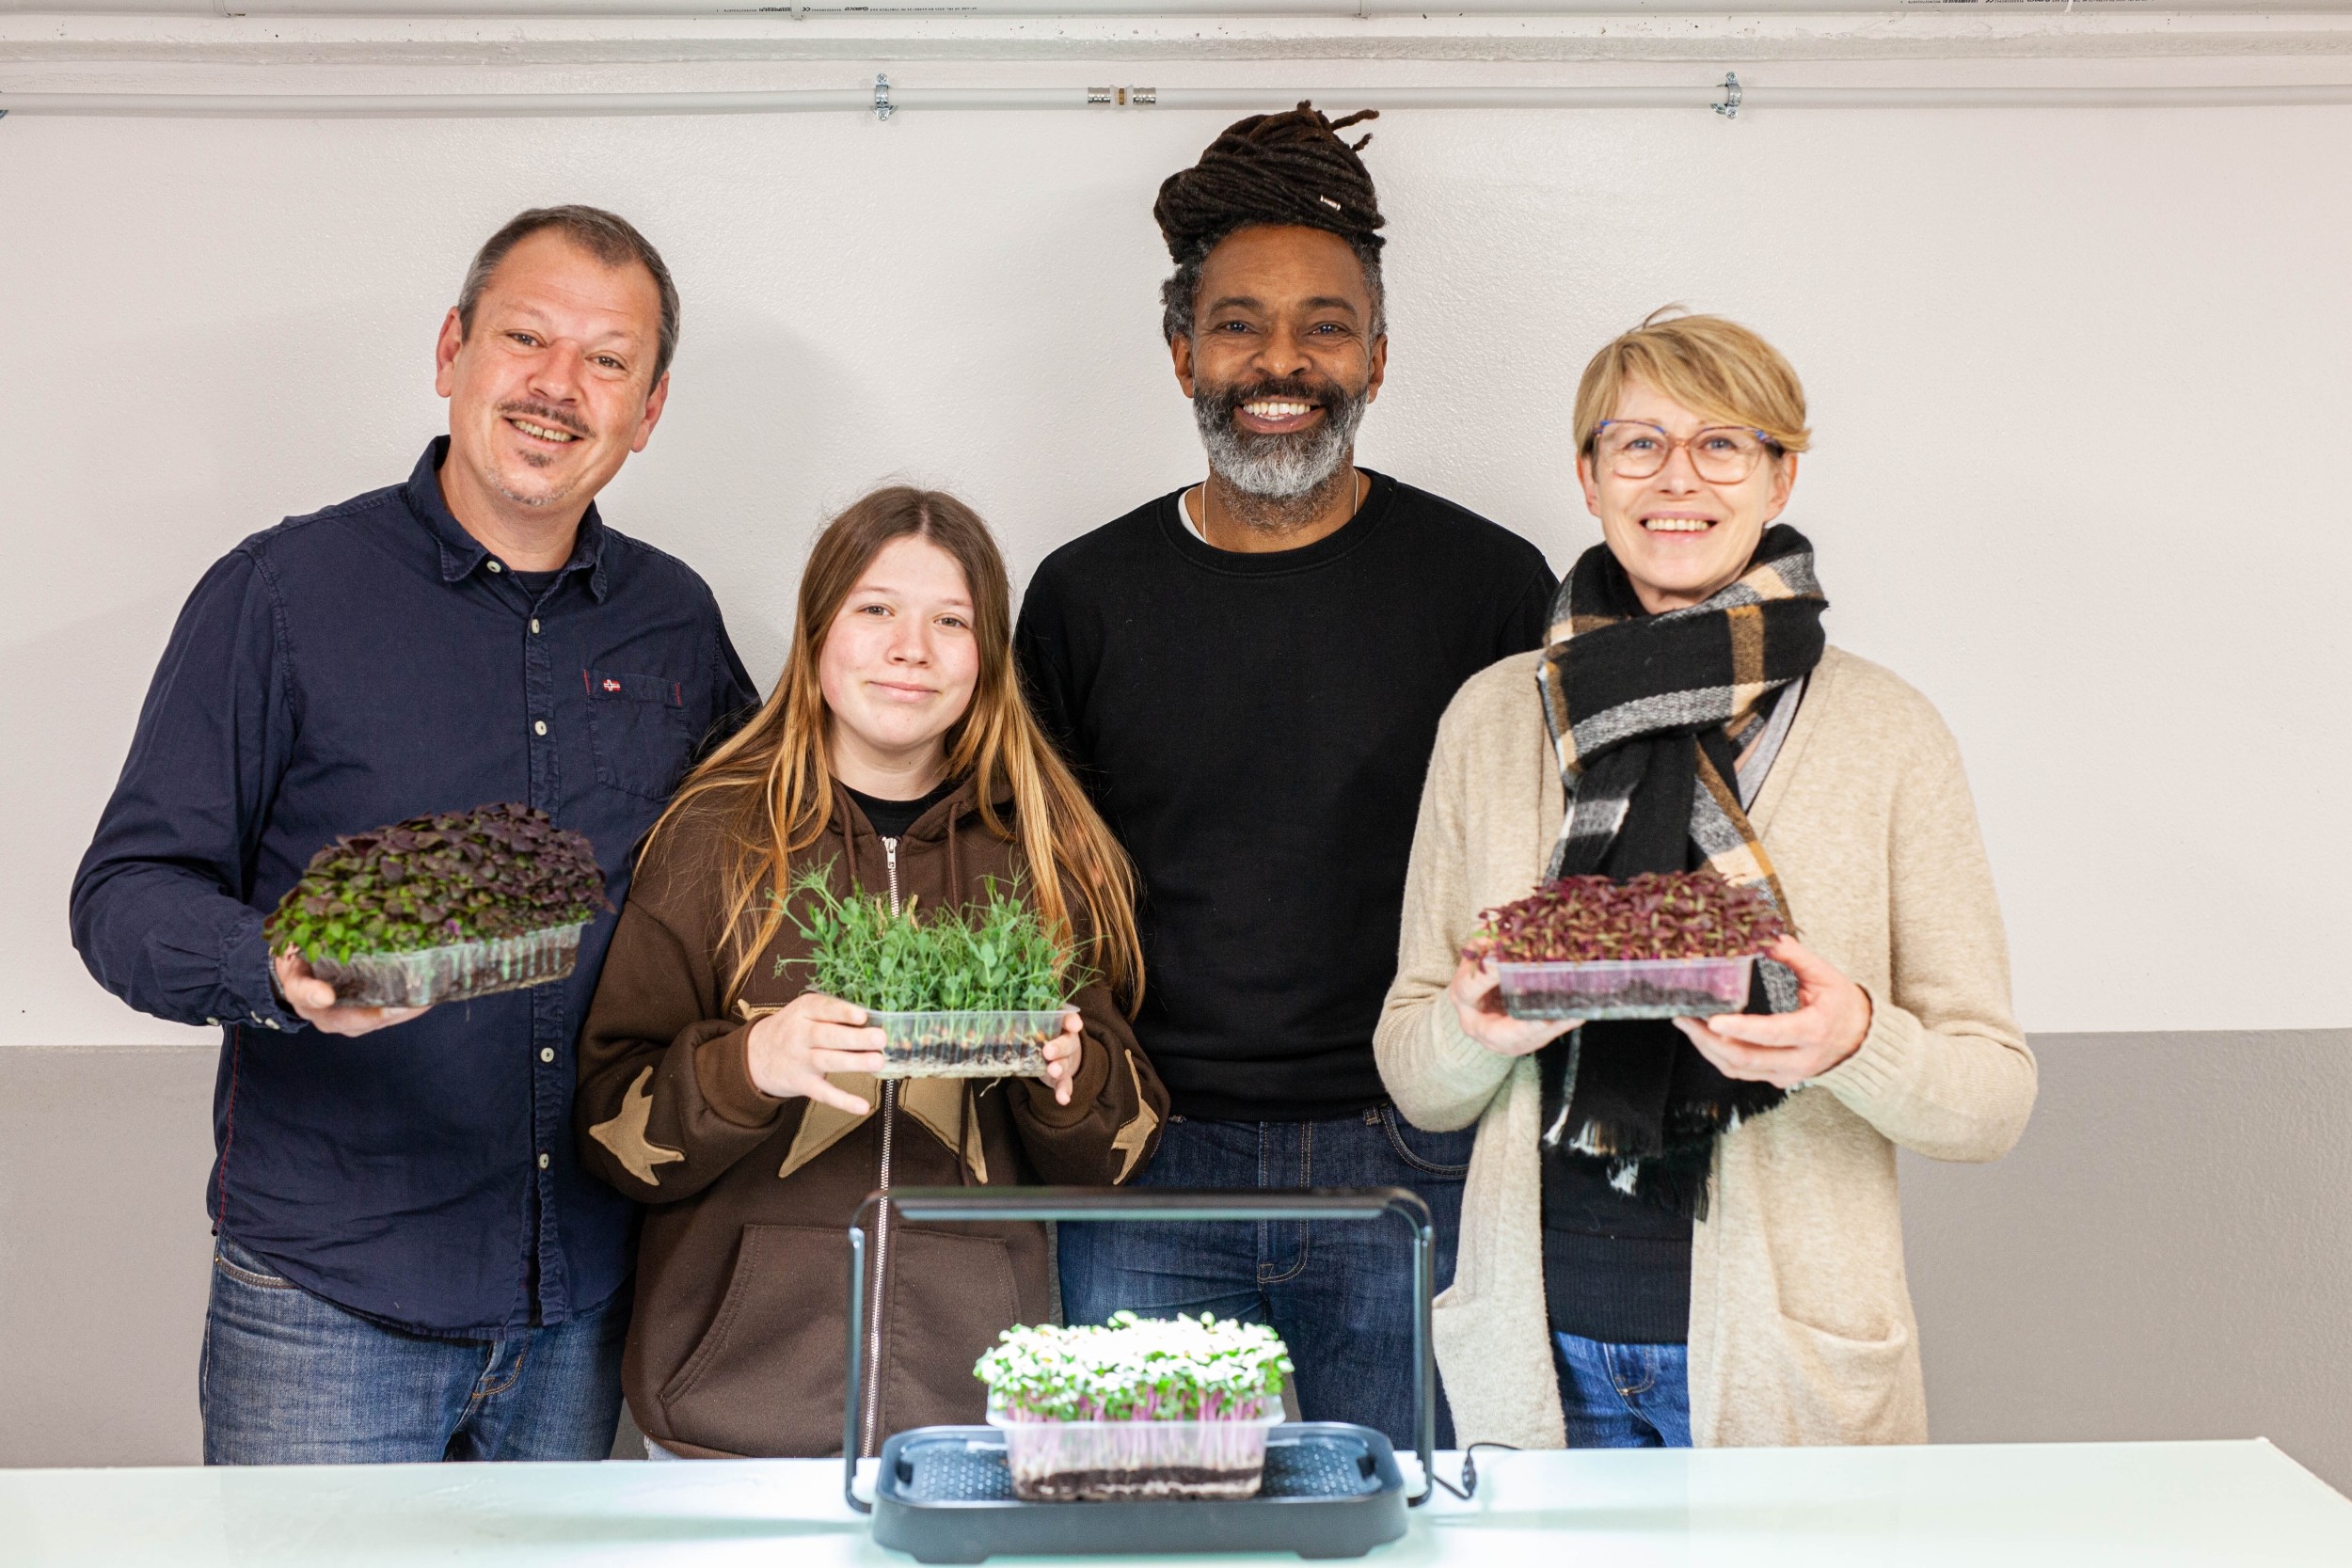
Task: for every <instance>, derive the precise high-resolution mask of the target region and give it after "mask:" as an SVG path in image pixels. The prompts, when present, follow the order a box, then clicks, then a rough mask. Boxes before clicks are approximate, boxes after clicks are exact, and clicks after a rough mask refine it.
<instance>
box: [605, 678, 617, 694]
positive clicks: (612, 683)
mask: <svg viewBox="0 0 2352 1568" xmlns="http://www.w3.org/2000/svg"><path fill="white" fill-rule="evenodd" d="M604 689H606V690H607V691H618V690H619V689H621V683H620V682H619V681H616V680H614V679H613V678H612V676H610V675H607V676H605V677H604Z"/></svg>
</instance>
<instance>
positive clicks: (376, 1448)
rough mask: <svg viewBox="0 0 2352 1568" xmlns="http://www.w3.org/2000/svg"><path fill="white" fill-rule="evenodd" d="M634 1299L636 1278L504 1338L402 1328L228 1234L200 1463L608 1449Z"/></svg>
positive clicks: (222, 1242)
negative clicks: (577, 1310) (283, 1273)
mask: <svg viewBox="0 0 2352 1568" xmlns="http://www.w3.org/2000/svg"><path fill="white" fill-rule="evenodd" d="M628 1308H629V1299H628V1290H627V1289H626V1288H625V1289H623V1290H622V1291H620V1292H619V1293H618V1294H617V1295H615V1296H614V1297H613V1298H612V1301H610V1302H608V1303H606V1304H605V1305H604V1306H602V1307H598V1308H596V1311H594V1312H591V1313H589V1314H588V1315H587V1316H585V1317H580V1318H574V1319H573V1320H572V1321H570V1322H569V1323H561V1324H558V1325H556V1326H555V1327H552V1328H533V1329H526V1330H524V1331H523V1332H522V1333H520V1334H516V1335H514V1336H512V1337H510V1338H501V1339H440V1338H431V1337H428V1336H425V1335H421V1334H406V1333H403V1332H402V1331H401V1330H399V1329H396V1328H387V1327H385V1326H384V1325H382V1324H380V1323H373V1322H371V1321H370V1320H368V1319H366V1318H362V1317H359V1316H357V1315H356V1314H354V1313H350V1312H346V1311H344V1310H343V1309H342V1307H337V1306H336V1305H334V1304H333V1303H332V1302H328V1301H322V1300H321V1299H320V1298H318V1297H317V1296H314V1295H312V1294H310V1292H309V1291H305V1290H303V1289H302V1288H301V1287H300V1286H298V1285H295V1284H294V1283H293V1282H292V1281H290V1280H287V1279H283V1278H280V1277H279V1276H278V1275H276V1274H274V1273H272V1272H271V1271H270V1267H269V1265H268V1264H267V1263H265V1262H263V1261H262V1259H259V1258H257V1257H255V1256H254V1255H253V1254H252V1253H250V1252H247V1251H246V1249H245V1248H243V1247H241V1246H239V1245H238V1244H237V1243H235V1242H233V1241H231V1240H230V1239H229V1238H228V1237H227V1236H221V1237H219V1238H217V1239H216V1240H215V1243H214V1247H213V1297H212V1304H211V1307H209V1309H208V1310H207V1311H206V1313H205V1317H204V1358H203V1363H202V1368H201V1370H200V1372H199V1378H198V1383H197V1388H198V1399H199V1402H201V1404H202V1406H203V1411H204V1463H205V1464H207V1465H356V1464H398V1463H416V1462H420V1461H432V1460H442V1459H603V1458H606V1457H608V1456H609V1455H611V1453H612V1432H613V1427H614V1425H615V1423H616V1422H617V1421H618V1420H619V1418H620V1413H621V1342H622V1340H623V1339H625V1338H627V1337H628Z"/></svg>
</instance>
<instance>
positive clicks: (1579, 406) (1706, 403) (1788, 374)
mask: <svg viewBox="0 0 2352 1568" xmlns="http://www.w3.org/2000/svg"><path fill="white" fill-rule="evenodd" d="M1681 309H1682V307H1681V306H1679V305H1667V306H1661V308H1659V309H1656V310H1653V311H1651V312H1650V313H1649V316H1648V318H1647V319H1646V320H1645V321H1644V322H1643V323H1642V325H1639V326H1637V327H1635V328H1634V329H1633V330H1632V331H1630V332H1627V333H1624V334H1621V335H1620V336H1618V337H1616V338H1613V339H1612V340H1611V341H1609V343H1608V345H1607V346H1606V347H1604V348H1603V349H1602V350H1601V351H1600V352H1599V353H1598V354H1596V355H1594V356H1593V362H1592V363H1591V364H1589V365H1587V366H1585V367H1584V379H1583V380H1581V381H1580V382H1578V383H1577V388H1576V450H1577V454H1578V455H1579V456H1583V457H1589V456H1591V455H1592V451H1593V438H1594V436H1596V435H1597V433H1598V431H1599V429H1600V425H1601V421H1602V420H1606V419H1608V418H1609V417H1610V416H1611V415H1612V414H1613V412H1614V411H1615V410H1616V406H1617V397H1618V394H1619V393H1620V392H1622V391H1623V390H1624V389H1625V386H1626V383H1628V382H1629V381H1639V382H1642V383H1644V384H1645V385H1647V386H1649V387H1652V388H1656V389H1657V390H1659V391H1661V392H1663V393H1665V394H1666V396H1668V397H1670V398H1672V399H1674V400H1675V402H1677V403H1678V404H1682V405H1683V406H1684V407H1686V408H1688V409H1690V410H1691V411H1692V413H1694V414H1697V415H1699V416H1700V417H1702V418H1704V419H1715V420H1725V421H1727V422H1729V423H1732V424H1740V425H1746V426H1748V427H1750V428H1751V429H1755V430H1760V431H1762V432H1763V433H1764V434H1765V435H1766V436H1771V437H1772V444H1773V445H1774V446H1777V447H1778V448H1780V450H1781V451H1804V450H1805V448H1806V447H1807V446H1808V445H1810V444H1811V442H1812V438H1813V433H1812V432H1811V431H1810V430H1807V429H1806V428H1805V423H1804V383H1803V382H1801V381H1799V380H1798V379H1797V372H1796V371H1795V370H1794V368H1792V367H1791V366H1790V365H1789V363H1788V360H1786V359H1784V358H1782V357H1781V353H1780V350H1778V349H1776V348H1774V347H1773V346H1772V344H1770V343H1768V342H1766V341H1764V340H1763V339H1761V338H1759V337H1757V336H1756V334H1755V333H1753V332H1751V331H1749V330H1748V329H1747V328H1746V327H1744V326H1741V325H1740V324H1739V323H1738V322H1736V321H1731V320H1728V319H1726V318H1724V317H1723V316H1692V315H1676V314H1669V312H1672V311H1679V310H1681Z"/></svg>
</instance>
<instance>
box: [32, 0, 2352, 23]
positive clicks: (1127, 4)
mask: <svg viewBox="0 0 2352 1568" xmlns="http://www.w3.org/2000/svg"><path fill="white" fill-rule="evenodd" d="M2159 8H2161V9H2162V10H2164V11H2168V12H2219V13H2270V12H2285V11H2326V10H2334V9H2340V8H2341V0H2161V4H2160V7H2159ZM1976 9H1978V10H1984V9H1986V8H1985V7H1984V6H1982V5H1979V6H1978V7H1977V8H1976ZM1997 9H1999V10H2000V11H2003V12H2007V13H2019V14H2022V13H2030V12H2035V11H2042V12H2050V11H2065V12H2070V13H2072V12H2074V0H2012V3H2010V4H2004V5H2001V6H1999V7H1998V8H1997ZM2130 9H2132V8H2131V7H2129V6H2126V5H2122V4H2114V3H2095V0H2086V3H2085V4H2084V5H2083V6H2082V8H2081V11H2080V12H2079V13H2075V14H2090V15H2097V14H2110V13H2112V14H2121V13H2122V12H2125V11H2128V10H2130ZM1726 10H1730V11H1736V12H1740V13H1756V12H1773V11H1788V12H1817V13H1818V12H1827V11H1844V12H1854V11H1861V12H1874V11H1875V12H1886V13H1890V14H1891V13H1908V14H1915V13H1916V12H1918V11H1919V10H1920V7H1919V6H1918V5H1917V4H1916V3H1915V0H1734V3H1733V4H1730V5H1726V4H1724V0H1714V3H1712V4H1709V3H1708V0H1440V3H1439V4H1437V5H1434V6H1432V5H1428V4H1416V3H1415V0H1271V3H1269V4H1262V5H1252V4H1249V3H1248V0H928V3H927V0H0V12H9V11H19V12H31V13H39V14H42V15H57V16H209V17H232V16H253V17H341V18H383V19H388V20H394V21H404V20H414V19H420V18H435V19H440V20H465V19H474V18H482V19H488V18H514V17H533V18H543V19H549V20H554V19H563V18H584V19H605V18H613V17H677V16H702V17H731V18H742V17H763V16H771V17H788V18H791V19H794V20H800V19H804V18H808V17H827V18H856V19H861V20H864V19H873V18H890V17H898V18H928V19H930V20H933V21H958V20H964V19H973V18H985V17H1066V18H1071V19H1085V18H1089V17H1177V18H1202V19H1225V20H1230V21H1233V22H1237V23H1251V24H1264V23H1267V22H1271V21H1276V20H1279V19H1282V18H1293V19H1296V18H1311V17H1359V18H1364V19H1370V18H1374V17H1406V16H1422V17H1499V16H1591V15H1640V14H1645V13H1663V14H1691V13H1705V14H1721V13H1723V12H1724V11H1726Z"/></svg>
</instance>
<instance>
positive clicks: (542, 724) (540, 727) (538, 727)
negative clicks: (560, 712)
mask: <svg viewBox="0 0 2352 1568" xmlns="http://www.w3.org/2000/svg"><path fill="white" fill-rule="evenodd" d="M531 733H532V734H533V735H545V734H547V733H548V721H546V720H544V719H534V720H532V721H531Z"/></svg>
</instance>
